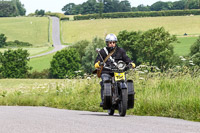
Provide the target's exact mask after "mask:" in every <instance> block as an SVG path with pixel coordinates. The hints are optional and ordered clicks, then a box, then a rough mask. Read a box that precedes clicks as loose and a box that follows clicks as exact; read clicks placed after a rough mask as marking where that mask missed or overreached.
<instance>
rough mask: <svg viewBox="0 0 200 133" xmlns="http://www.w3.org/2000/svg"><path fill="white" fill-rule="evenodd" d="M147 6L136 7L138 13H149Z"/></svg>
mask: <svg viewBox="0 0 200 133" xmlns="http://www.w3.org/2000/svg"><path fill="white" fill-rule="evenodd" d="M149 8H150V7H149V6H144V5H143V4H141V5H139V6H137V10H138V11H150V9H149Z"/></svg>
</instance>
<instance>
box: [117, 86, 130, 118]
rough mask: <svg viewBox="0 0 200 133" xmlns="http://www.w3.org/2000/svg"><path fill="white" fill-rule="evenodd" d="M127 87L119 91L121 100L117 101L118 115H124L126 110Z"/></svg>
mask: <svg viewBox="0 0 200 133" xmlns="http://www.w3.org/2000/svg"><path fill="white" fill-rule="evenodd" d="M127 100H128V97H127V89H122V91H121V101H120V102H119V108H118V110H119V115H120V116H125V115H126V110H127Z"/></svg>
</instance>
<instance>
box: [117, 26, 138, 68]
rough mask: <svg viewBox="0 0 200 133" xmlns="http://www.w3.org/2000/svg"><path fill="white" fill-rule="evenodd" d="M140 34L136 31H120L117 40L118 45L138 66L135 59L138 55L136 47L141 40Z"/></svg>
mask: <svg viewBox="0 0 200 133" xmlns="http://www.w3.org/2000/svg"><path fill="white" fill-rule="evenodd" d="M141 34H142V33H141V32H136V31H130V32H128V31H126V30H124V31H120V32H119V34H118V36H117V38H118V43H117V44H118V45H119V46H120V47H122V48H124V50H125V51H126V52H127V55H128V56H129V57H131V59H132V60H133V61H134V62H135V63H136V64H137V65H139V63H140V62H139V61H138V59H137V57H138V56H137V55H138V48H137V47H138V46H139V40H140V38H141Z"/></svg>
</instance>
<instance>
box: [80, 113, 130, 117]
mask: <svg viewBox="0 0 200 133" xmlns="http://www.w3.org/2000/svg"><path fill="white" fill-rule="evenodd" d="M80 115H88V116H89V115H90V116H108V117H121V116H119V115H118V114H116V115H108V114H80ZM126 117H127V116H126Z"/></svg>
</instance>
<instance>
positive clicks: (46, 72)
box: [27, 69, 51, 79]
mask: <svg viewBox="0 0 200 133" xmlns="http://www.w3.org/2000/svg"><path fill="white" fill-rule="evenodd" d="M27 78H31V79H49V78H51V75H50V71H49V69H44V70H43V71H42V72H38V71H34V72H32V73H29V74H28V75H27Z"/></svg>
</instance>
